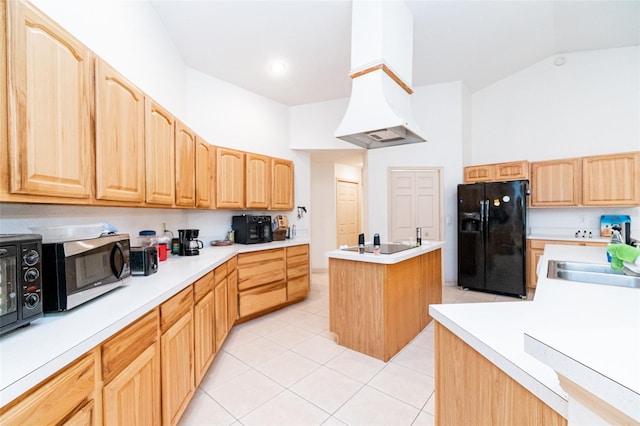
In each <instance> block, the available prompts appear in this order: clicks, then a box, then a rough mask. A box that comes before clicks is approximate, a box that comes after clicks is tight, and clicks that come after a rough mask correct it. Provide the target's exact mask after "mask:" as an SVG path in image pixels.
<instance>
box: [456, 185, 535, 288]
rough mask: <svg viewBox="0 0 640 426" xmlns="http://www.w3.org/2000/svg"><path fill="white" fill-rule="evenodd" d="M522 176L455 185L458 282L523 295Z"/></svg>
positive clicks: (524, 191) (524, 187)
mask: <svg viewBox="0 0 640 426" xmlns="http://www.w3.org/2000/svg"><path fill="white" fill-rule="evenodd" d="M527 183H528V181H526V180H518V181H511V182H489V183H474V184H466V185H458V286H459V287H461V288H465V289H470V290H479V291H486V292H490V293H498V294H505V295H510V296H520V297H523V298H524V297H526V295H527V288H526V261H525V253H526V241H527V240H526V214H527V200H526V197H527Z"/></svg>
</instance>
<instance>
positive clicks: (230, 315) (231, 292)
mask: <svg viewBox="0 0 640 426" xmlns="http://www.w3.org/2000/svg"><path fill="white" fill-rule="evenodd" d="M237 320H238V258H237V257H236V256H234V257H233V258H232V259H230V260H229V261H228V262H227V328H228V329H229V330H230V329H231V327H233V325H234V324H235V323H236V321H237Z"/></svg>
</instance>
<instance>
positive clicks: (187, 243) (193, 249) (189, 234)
mask: <svg viewBox="0 0 640 426" xmlns="http://www.w3.org/2000/svg"><path fill="white" fill-rule="evenodd" d="M198 234H200V230H199V229H178V239H179V241H180V252H179V254H180V256H197V255H199V254H200V249H201V248H204V243H203V242H202V241H200V240H199V239H198Z"/></svg>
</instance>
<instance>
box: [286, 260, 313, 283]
mask: <svg viewBox="0 0 640 426" xmlns="http://www.w3.org/2000/svg"><path fill="white" fill-rule="evenodd" d="M308 274H309V257H308V256H307V255H306V254H303V255H299V256H293V257H289V258H287V278H289V279H291V278H294V277H299V276H301V275H308Z"/></svg>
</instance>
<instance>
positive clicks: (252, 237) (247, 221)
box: [231, 214, 273, 244]
mask: <svg viewBox="0 0 640 426" xmlns="http://www.w3.org/2000/svg"><path fill="white" fill-rule="evenodd" d="M231 228H232V229H233V230H234V231H235V236H236V243H239V244H257V243H270V242H271V241H273V236H272V233H271V216H266V215H261V216H257V215H249V214H243V215H242V216H233V217H232V219H231Z"/></svg>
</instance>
